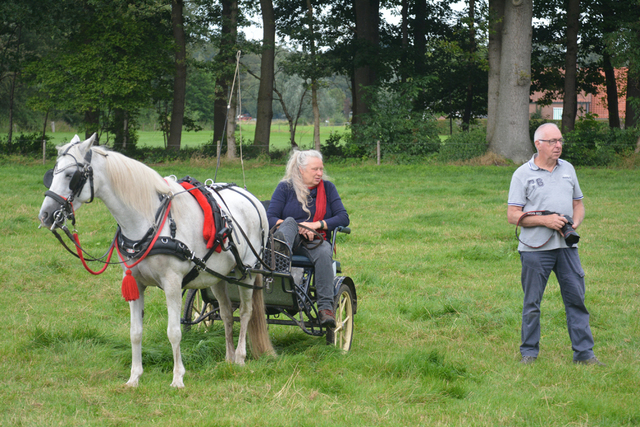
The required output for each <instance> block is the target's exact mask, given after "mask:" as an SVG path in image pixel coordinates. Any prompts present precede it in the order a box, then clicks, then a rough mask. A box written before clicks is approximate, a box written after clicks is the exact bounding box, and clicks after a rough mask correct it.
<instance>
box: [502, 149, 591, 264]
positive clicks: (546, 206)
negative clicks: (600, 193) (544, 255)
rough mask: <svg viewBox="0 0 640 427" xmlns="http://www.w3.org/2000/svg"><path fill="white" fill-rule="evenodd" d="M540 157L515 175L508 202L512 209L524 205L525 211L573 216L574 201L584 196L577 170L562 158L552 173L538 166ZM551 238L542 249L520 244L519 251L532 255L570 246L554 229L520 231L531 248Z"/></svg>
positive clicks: (522, 237)
mask: <svg viewBox="0 0 640 427" xmlns="http://www.w3.org/2000/svg"><path fill="white" fill-rule="evenodd" d="M537 155H538V154H537V153H536V154H534V155H533V157H532V158H531V160H529V161H528V162H527V163H525V164H523V165H522V166H520V167H519V168H518V169H517V170H516V171H515V172H514V173H513V176H512V177H511V186H510V187H509V200H508V202H507V203H508V204H509V205H510V206H520V207H521V208H522V212H529V211H542V210H547V211H552V212H557V213H559V214H565V215H569V216H571V217H573V201H574V200H581V199H582V198H583V197H584V196H583V195H582V191H581V190H580V184H578V177H577V176H576V170H575V169H574V168H573V165H571V163H569V162H567V161H565V160H560V159H558V164H557V165H556V167H555V168H554V169H553V171H552V172H549V171H548V170H546V169H542V168H539V167H538V166H536V164H535V162H534V159H535V158H536V156H537ZM550 236H551V239H550V240H549V241H548V242H547V243H546V244H545V245H544V246H542V247H541V248H537V249H534V248H530V247H529V246H526V245H524V244H523V243H522V242H520V243H519V244H518V250H519V251H524V252H531V251H547V250H552V249H558V248H566V247H567V245H566V243H565V242H564V238H563V237H562V235H561V234H560V233H559V232H557V231H554V230H551V229H550V228H547V227H522V228H521V229H520V240H521V241H523V242H526V243H527V244H528V245H531V246H540V245H542V244H543V243H544V242H545V241H546V240H547V239H549V237H550Z"/></svg>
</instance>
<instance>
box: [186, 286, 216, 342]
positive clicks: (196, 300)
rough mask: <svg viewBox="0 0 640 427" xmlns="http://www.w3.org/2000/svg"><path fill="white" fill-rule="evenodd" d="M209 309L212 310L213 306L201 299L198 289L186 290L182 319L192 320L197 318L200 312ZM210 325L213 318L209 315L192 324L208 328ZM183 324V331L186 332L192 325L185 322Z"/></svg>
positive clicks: (208, 310) (202, 312)
mask: <svg viewBox="0 0 640 427" xmlns="http://www.w3.org/2000/svg"><path fill="white" fill-rule="evenodd" d="M211 310H213V306H212V305H211V304H210V303H207V302H204V301H203V299H202V293H201V292H200V290H199V289H189V291H187V297H186V298H185V300H184V319H187V320H189V321H191V322H194V321H196V320H198V318H199V317H200V316H201V315H202V314H205V313H208V312H210V311H211ZM211 325H213V318H212V317H211V316H209V317H207V318H206V319H204V320H203V321H202V322H200V323H198V324H196V325H193V326H195V327H197V328H199V327H203V328H207V329H208V328H209V327H210V326H211ZM183 326H184V331H185V332H187V331H189V330H190V329H191V326H192V325H189V324H186V325H183Z"/></svg>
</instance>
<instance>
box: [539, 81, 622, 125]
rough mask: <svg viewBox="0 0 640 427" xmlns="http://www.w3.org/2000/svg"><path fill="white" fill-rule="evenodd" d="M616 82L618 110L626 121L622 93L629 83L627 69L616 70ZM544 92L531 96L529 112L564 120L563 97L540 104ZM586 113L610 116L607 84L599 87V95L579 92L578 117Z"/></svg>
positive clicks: (602, 117) (604, 116) (601, 117)
mask: <svg viewBox="0 0 640 427" xmlns="http://www.w3.org/2000/svg"><path fill="white" fill-rule="evenodd" d="M615 75H616V83H617V85H618V112H619V115H620V121H621V122H624V116H625V111H626V107H625V101H626V97H625V96H624V95H622V96H621V95H620V94H621V93H625V90H626V84H627V70H626V69H619V70H615ZM541 96H542V94H541V93H540V92H534V93H533V94H532V95H531V97H530V98H529V99H530V101H529V114H530V115H531V114H534V113H536V111H539V112H540V114H541V115H542V118H543V119H553V120H562V98H557V99H554V100H553V102H552V103H551V105H545V106H539V105H538V104H537V103H536V101H537V100H538V99H540V97H541ZM586 113H591V114H597V115H598V118H600V119H608V118H609V110H608V109H607V89H606V87H605V86H600V87H599V88H598V93H597V95H591V94H585V93H579V94H578V117H582V116H584V115H585V114H586Z"/></svg>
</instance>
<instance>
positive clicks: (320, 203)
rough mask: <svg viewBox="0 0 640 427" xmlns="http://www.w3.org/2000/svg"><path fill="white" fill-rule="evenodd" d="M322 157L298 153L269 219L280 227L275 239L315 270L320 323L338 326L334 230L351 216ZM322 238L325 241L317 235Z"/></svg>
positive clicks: (271, 206) (278, 190)
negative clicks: (328, 173)
mask: <svg viewBox="0 0 640 427" xmlns="http://www.w3.org/2000/svg"><path fill="white" fill-rule="evenodd" d="M323 176H324V166H323V163H322V154H320V152H318V151H316V150H306V151H298V150H294V151H293V153H291V156H290V157H289V161H288V163H287V169H286V172H285V175H284V178H283V179H282V181H280V183H279V184H278V186H277V187H276V189H275V191H274V192H273V195H272V196H271V202H270V204H269V209H268V210H267V217H268V218H269V227H270V228H273V227H274V226H276V225H279V228H278V230H277V231H276V232H275V233H274V237H275V238H277V239H279V240H282V241H284V242H286V243H287V245H288V246H289V248H290V249H291V253H293V254H297V255H304V256H306V257H307V258H309V259H310V260H311V261H312V262H313V265H314V267H315V286H316V294H317V300H318V301H317V304H318V317H319V320H320V324H321V325H323V326H326V327H331V328H334V327H335V323H336V320H335V315H334V313H333V281H334V271H333V265H332V264H333V260H332V255H333V254H332V249H331V244H330V243H329V241H330V239H331V231H333V230H335V229H336V228H337V227H339V226H343V227H346V226H348V225H349V215H348V214H347V210H346V209H345V208H344V206H343V204H342V200H341V199H340V196H339V195H338V191H337V190H336V186H335V185H334V184H333V183H331V182H330V181H326V180H323V179H322V178H323ZM316 233H318V234H320V235H321V236H322V241H321V242H319V241H316V242H314V241H313V240H315V239H318V240H319V238H318V236H317V234H316Z"/></svg>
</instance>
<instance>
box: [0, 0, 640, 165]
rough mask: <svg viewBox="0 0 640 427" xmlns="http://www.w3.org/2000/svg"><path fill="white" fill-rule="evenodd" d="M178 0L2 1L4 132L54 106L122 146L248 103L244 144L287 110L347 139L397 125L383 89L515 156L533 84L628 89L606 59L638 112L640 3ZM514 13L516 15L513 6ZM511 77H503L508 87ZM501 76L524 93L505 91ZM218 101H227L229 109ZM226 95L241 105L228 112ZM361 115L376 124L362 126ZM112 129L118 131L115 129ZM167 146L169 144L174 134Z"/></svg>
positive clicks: (407, 109)
mask: <svg viewBox="0 0 640 427" xmlns="http://www.w3.org/2000/svg"><path fill="white" fill-rule="evenodd" d="M182 4H183V3H182V1H178V0H171V1H169V0H57V1H53V0H38V1H35V0H24V1H21V2H8V1H4V2H0V12H2V16H3V20H2V22H1V23H0V112H1V115H0V126H3V127H5V128H6V127H9V128H10V129H9V131H10V132H11V129H12V128H13V127H15V125H18V126H19V127H20V128H21V129H35V128H40V127H41V124H39V123H41V121H42V118H39V117H41V116H42V115H46V114H51V115H53V116H56V117H59V118H60V119H61V120H65V121H68V122H70V123H71V124H73V125H77V126H80V127H81V128H82V129H85V131H86V132H93V131H100V132H104V131H107V132H110V133H111V134H114V135H116V141H115V142H114V143H115V144H116V145H117V144H120V143H122V138H124V141H125V142H126V141H127V138H128V137H129V138H132V136H133V134H134V133H135V128H136V127H137V126H139V123H138V122H139V118H140V117H142V116H144V118H145V120H147V121H148V120H155V121H157V124H158V126H159V127H160V128H161V129H164V130H165V131H167V133H168V130H169V128H170V127H171V126H174V127H173V130H172V132H171V133H173V134H174V137H175V136H176V132H177V133H178V134H179V132H180V129H181V128H182V127H183V126H192V127H194V126H195V127H197V126H205V125H207V124H214V123H215V126H214V128H215V135H216V137H215V138H217V139H222V138H223V136H222V128H223V126H226V123H227V122H229V121H230V122H231V123H233V122H234V121H235V117H236V116H237V115H240V114H245V113H249V114H251V115H252V116H254V117H257V120H258V125H257V131H256V135H255V136H254V144H257V145H256V146H260V147H262V148H261V149H268V147H269V141H268V138H269V123H270V122H271V120H272V117H273V116H274V115H275V116H276V117H278V116H282V117H283V118H286V119H287V120H288V121H289V123H290V128H291V142H292V145H295V126H293V121H294V118H296V121H297V120H299V119H301V118H302V119H304V120H310V121H312V122H314V123H315V126H316V128H317V127H318V126H319V123H320V122H321V121H325V120H330V119H331V120H334V119H335V118H337V117H340V116H342V117H344V120H345V121H349V122H351V123H353V124H354V125H356V126H354V127H353V130H354V134H353V137H354V138H355V139H357V138H359V137H365V136H366V137H367V138H369V137H370V135H372V133H371V129H376V127H377V128H378V129H383V128H384V125H383V124H382V127H381V123H372V122H371V121H372V120H391V118H389V117H387V118H384V117H383V116H384V115H381V113H382V112H384V111H385V110H384V106H385V103H388V102H391V101H390V100H393V101H392V102H393V103H394V104H397V103H404V105H402V107H401V108H398V109H396V113H398V114H400V111H402V112H403V113H402V114H405V115H407V117H408V116H411V117H421V118H424V117H433V118H437V117H442V118H448V119H450V120H456V121H457V122H458V123H460V126H461V127H462V128H463V129H469V128H470V127H471V126H473V123H474V122H475V120H476V119H477V118H480V117H485V116H488V123H487V140H488V142H489V147H490V149H492V150H494V151H496V152H498V153H502V154H503V155H505V156H507V157H510V158H514V159H515V158H518V159H519V160H522V157H523V156H524V155H526V152H527V151H528V150H530V147H529V146H528V145H527V144H528V141H527V140H525V139H526V135H527V134H528V126H527V121H528V113H527V112H526V111H528V103H529V94H530V93H532V92H534V91H536V92H541V93H543V94H544V96H543V98H542V99H541V100H540V101H538V102H542V103H544V102H550V101H551V100H552V99H554V98H556V97H563V96H565V97H570V96H574V95H570V93H578V92H585V93H595V92H596V91H597V90H599V89H598V88H599V87H602V85H603V84H605V85H606V87H607V94H608V97H609V98H610V99H611V100H613V98H614V96H617V95H624V93H622V94H619V93H618V91H617V90H614V89H613V88H612V87H613V86H616V80H615V76H614V75H613V71H612V70H614V69H615V68H624V69H629V70H630V73H629V82H630V83H629V84H630V86H629V87H630V88H631V89H630V90H629V91H628V92H627V93H626V95H627V96H628V99H629V103H630V104H629V105H630V107H629V108H630V109H632V110H633V108H634V105H635V104H634V102H636V101H634V100H635V99H637V97H638V95H636V92H634V90H635V89H634V88H636V87H640V85H638V84H637V81H638V75H640V72H638V71H637V70H638V69H640V67H639V66H638V65H637V64H638V63H639V61H638V60H637V58H638V57H640V54H638V52H639V51H640V47H639V46H640V42H638V34H639V31H640V29H639V28H638V17H639V16H640V12H639V8H640V6H639V5H638V4H637V2H618V1H614V0H597V1H593V2H580V1H579V0H551V1H549V2H545V3H539V2H535V3H533V2H532V0H466V1H465V2H454V1H453V0H416V1H408V0H387V1H384V2H381V1H380V0H294V1H283V0H275V1H274V0H261V2H259V3H257V2H251V1H248V0H220V1H206V0H195V1H193V2H185V3H184V6H183V7H179V6H180V5H182ZM571 5H573V6H571ZM570 6H571V7H574V9H572V10H578V15H575V14H574V15H571V16H574V17H576V16H577V21H575V22H577V24H578V25H577V26H575V27H571V26H568V25H567V22H568V21H567V19H568V12H567V11H568V10H570V9H569V7H570ZM172 11H173V16H172ZM522 11H525V15H522V16H520V15H519V14H521V12H522ZM527 11H528V12H527ZM252 17H253V19H254V22H255V21H258V22H257V23H258V24H259V25H262V26H263V27H264V28H266V29H267V31H266V32H265V35H266V37H267V38H265V39H263V40H260V41H253V42H252V41H249V40H247V39H246V38H245V36H244V34H243V28H246V27H247V26H248V25H255V24H251V19H252ZM532 23H533V26H532ZM532 28H533V31H532V32H531V30H532ZM177 30H180V31H183V32H184V34H183V35H181V33H180V31H178V32H176V31H177ZM505 31H506V32H507V33H504V32H505ZM529 33H531V34H530V35H528V34H529ZM270 34H273V36H272V35H270ZM505 34H507V36H506V38H505V36H504V35H505ZM498 36H500V38H499V39H498V38H497V37H498ZM571 37H573V40H577V51H576V54H575V59H572V57H571V56H568V53H570V52H571V48H568V46H570V43H569V44H567V43H568V42H567V40H572V39H571ZM515 43H520V45H519V46H518V47H516V46H515ZM527 45H528V46H529V47H530V48H531V53H530V54H529V53H528V49H527V48H526V47H527ZM181 46H182V47H181ZM522 46H524V48H523V47H522ZM492 49H493V50H492ZM238 51H241V52H242V57H241V60H240V62H241V76H240V79H241V83H242V87H243V88H244V92H243V93H242V94H241V96H242V99H239V100H235V99H234V97H236V96H237V94H231V93H230V87H231V84H232V83H233V75H234V72H235V67H236V61H235V60H236V54H237V52H238ZM180 52H182V53H181V55H182V56H180V55H178V54H179V53H180ZM276 52H278V53H277V55H276V54H275V53H276ZM512 54H514V55H516V56H510V55H512ZM271 57H273V58H272V59H270V58H271ZM505 61H506V62H505ZM514 61H515V62H514ZM529 61H530V62H531V66H530V67H529V65H528V63H529ZM512 63H518V64H520V65H519V67H521V68H519V71H518V73H519V74H518V75H517V76H515V79H513V75H511V74H509V73H510V71H508V70H509V67H510V65H509V64H512ZM574 65H575V67H574V68H575V72H571V73H570V72H569V71H570V70H571V69H572V67H573V66H574ZM182 68H183V69H182ZM501 73H502V74H503V75H502V77H500V75H501ZM574 75H575V77H572V76H574ZM612 76H613V77H612ZM570 77H571V79H575V82H574V80H569V78H570ZM510 79H512V80H510ZM182 80H184V81H185V83H180V82H181V81H182ZM507 81H511V83H508V85H511V86H504V85H505V84H507V83H506V82H507ZM529 82H530V83H529ZM178 83H180V84H178ZM500 85H502V87H500ZM612 85H613V86H612ZM634 85H635V86H634ZM510 87H513V88H520V89H523V90H518V92H517V94H516V92H512V93H511V94H510V95H507V93H508V92H509V91H510V89H509V88H510ZM616 88H617V86H616ZM568 91H569V92H568ZM639 92H640V91H639ZM294 94H295V95H294ZM497 94H501V95H500V97H503V98H501V99H502V100H500V101H499V100H498V98H496V96H498V95H497ZM180 97H183V98H184V100H183V101H180V99H181V98H180ZM228 102H231V104H229V105H231V106H233V108H232V111H233V113H231V116H230V117H229V113H228V112H227V109H228V105H227V103H228ZM236 102H237V105H238V108H242V111H240V110H237V111H236V109H235V108H236ZM296 103H297V104H299V105H298V107H296V108H293V106H294V105H297V104H296ZM613 105H614V103H613V101H612V102H610V105H609V108H610V117H612V118H611V119H610V124H611V126H613V127H616V126H619V125H620V120H619V119H617V121H616V118H615V117H616V111H614V108H613ZM500 106H502V107H500ZM616 106H617V104H616ZM182 108H183V109H184V113H181V112H180V111H179V110H180V109H182ZM500 108H503V109H504V110H502V111H501V110H500ZM616 108H617V107H616ZM294 110H295V113H292V112H293V111H294ZM516 110H518V111H521V112H520V113H518V114H520V116H522V117H520V118H519V119H518V120H516V122H517V123H518V124H517V126H515V128H517V129H519V131H518V132H519V133H518V135H517V136H516V135H515V134H503V135H499V134H498V135H497V134H496V133H495V131H496V130H500V132H504V130H505V125H504V124H500V123H498V122H499V120H502V119H504V117H506V116H512V115H513V113H514V111H516ZM525 110H526V111H525ZM638 110H640V109H638V108H637V107H636V110H635V111H638ZM149 112H155V113H152V114H150V113H149ZM372 112H375V114H370V113H372ZM176 113H177V114H176ZM392 113H393V112H392ZM172 114H173V116H172ZM154 116H155V117H157V118H155V117H154ZM182 116H184V119H183V118H182ZM573 119H574V120H575V113H573ZM514 120H515V119H514V118H513V117H512V118H511V119H509V120H507V122H509V123H515V122H514ZM367 121H368V122H367ZM630 124H634V123H633V122H632V121H628V123H627V125H630ZM369 125H372V126H374V127H372V128H371V129H369V130H366V131H365V128H363V127H362V126H365V127H366V126H369ZM506 127H511V128H514V127H513V126H506ZM515 128H514V129H515ZM118 129H120V130H118ZM122 129H128V130H126V131H125V132H124V134H122V132H121V130H122ZM358 129H360V130H362V132H361V133H358ZM118 132H120V133H118ZM402 132H404V131H402ZM408 132H409V134H408V135H413V136H410V137H409V138H408V139H407V141H411V140H413V139H415V138H426V137H425V136H424V135H423V134H421V133H420V132H418V133H415V134H413V133H412V132H411V131H410V130H408ZM416 132H417V131H416ZM129 133H131V134H129ZM121 134H122V135H121ZM168 134H169V133H168ZM10 135H11V134H9V138H11V136H10ZM118 135H121V136H118ZM412 138H413V139H412ZM496 138H497V139H496ZM129 140H130V141H135V138H133V139H129ZM507 141H511V142H507ZM514 141H515V142H514ZM318 144H319V141H317V142H316V145H318ZM509 144H515V145H514V150H511V149H505V147H506V146H507V145H509ZM169 145H170V146H172V147H173V148H176V147H178V148H179V141H178V142H177V145H176V142H170V144H169ZM365 145H366V144H365ZM517 147H519V148H517ZM515 152H520V153H522V154H518V155H515V154H514V153H515Z"/></svg>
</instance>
